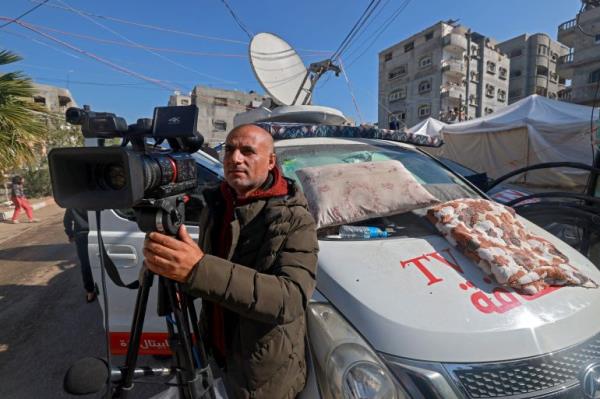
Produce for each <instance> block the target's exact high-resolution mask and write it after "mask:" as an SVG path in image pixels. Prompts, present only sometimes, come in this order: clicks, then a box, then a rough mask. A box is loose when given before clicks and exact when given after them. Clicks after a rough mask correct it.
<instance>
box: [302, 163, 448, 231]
mask: <svg viewBox="0 0 600 399" xmlns="http://www.w3.org/2000/svg"><path fill="white" fill-rule="evenodd" d="M296 175H297V176H298V178H299V180H300V182H301V183H302V187H303V189H304V195H305V196H306V199H307V200H308V206H309V208H310V211H311V213H312V214H313V217H314V218H315V221H316V222H317V228H320V227H326V226H335V225H340V224H346V223H353V222H358V221H361V220H367V219H372V218H376V217H383V216H389V215H393V214H399V213H404V212H408V211H411V210H413V209H418V208H424V207H427V206H430V205H433V204H436V203H439V202H440V201H439V200H438V199H437V198H435V197H434V196H433V195H431V194H430V193H429V192H428V191H427V190H426V189H425V188H424V187H423V186H422V185H421V184H419V182H417V181H416V180H415V178H414V177H413V176H412V174H411V173H410V172H409V171H408V170H407V169H406V168H405V167H404V165H402V163H401V162H399V161H381V162H360V163H352V164H333V165H326V166H318V167H308V168H302V169H298V170H297V171H296Z"/></svg>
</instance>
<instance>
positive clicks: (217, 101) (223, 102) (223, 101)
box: [214, 97, 227, 107]
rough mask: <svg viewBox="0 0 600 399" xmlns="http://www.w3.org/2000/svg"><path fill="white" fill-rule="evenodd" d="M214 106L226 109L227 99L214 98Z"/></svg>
mask: <svg viewBox="0 0 600 399" xmlns="http://www.w3.org/2000/svg"><path fill="white" fill-rule="evenodd" d="M214 104H215V105H219V106H222V107H226V106H227V99H226V98H224V97H215V101H214Z"/></svg>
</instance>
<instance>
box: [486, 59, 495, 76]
mask: <svg viewBox="0 0 600 399" xmlns="http://www.w3.org/2000/svg"><path fill="white" fill-rule="evenodd" d="M486 70H487V72H488V73H492V74H493V73H496V63H495V62H492V61H488V62H487V63H486Z"/></svg>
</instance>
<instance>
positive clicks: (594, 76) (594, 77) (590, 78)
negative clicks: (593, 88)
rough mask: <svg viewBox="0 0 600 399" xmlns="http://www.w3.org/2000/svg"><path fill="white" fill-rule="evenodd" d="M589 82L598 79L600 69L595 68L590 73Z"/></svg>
mask: <svg viewBox="0 0 600 399" xmlns="http://www.w3.org/2000/svg"><path fill="white" fill-rule="evenodd" d="M588 80H589V83H596V82H597V81H599V80H600V69H596V70H595V71H594V72H592V73H590V77H589V79H588Z"/></svg>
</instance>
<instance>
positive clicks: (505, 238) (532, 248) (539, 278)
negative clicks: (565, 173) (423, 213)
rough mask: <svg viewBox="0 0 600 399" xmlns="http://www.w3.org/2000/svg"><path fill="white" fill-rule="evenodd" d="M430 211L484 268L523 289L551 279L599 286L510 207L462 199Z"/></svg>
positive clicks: (554, 282)
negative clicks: (522, 220)
mask: <svg viewBox="0 0 600 399" xmlns="http://www.w3.org/2000/svg"><path fill="white" fill-rule="evenodd" d="M427 217H428V218H429V220H430V221H431V222H432V223H434V224H435V227H436V228H437V229H438V230H439V231H440V232H441V233H442V234H443V235H444V237H445V238H446V239H447V240H448V241H449V242H450V243H451V244H452V245H455V246H456V247H457V248H458V249H459V250H460V251H461V252H462V253H464V254H465V255H466V256H467V257H469V258H470V259H472V260H473V261H474V262H475V263H476V264H477V265H478V266H479V267H481V269H483V271H484V272H486V273H487V274H491V275H493V276H494V277H495V279H496V281H497V282H498V283H500V284H503V285H506V286H509V287H512V288H514V289H516V290H517V291H519V292H521V293H525V294H536V293H538V292H539V291H541V290H543V289H544V288H546V287H547V286H549V285H581V286H585V287H593V288H596V287H597V284H596V283H594V282H593V281H592V280H590V279H589V278H587V277H585V276H584V275H583V274H581V273H580V272H579V271H578V270H577V269H576V268H575V267H574V266H572V265H571V264H570V263H569V258H567V256H565V255H564V254H563V253H561V252H560V251H559V250H558V249H556V247H555V246H554V245H553V244H552V243H551V242H549V241H548V240H545V239H544V238H542V237H539V236H536V235H534V234H532V233H530V232H529V231H528V230H527V229H526V228H525V226H524V225H523V224H522V223H521V222H520V221H519V220H518V219H517V218H516V217H515V212H514V210H513V209H512V208H508V207H505V206H504V205H501V204H498V203H495V202H491V201H487V200H483V199H458V200H454V201H449V202H445V203H443V204H439V205H436V206H434V207H432V208H431V209H429V210H428V212H427Z"/></svg>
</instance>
